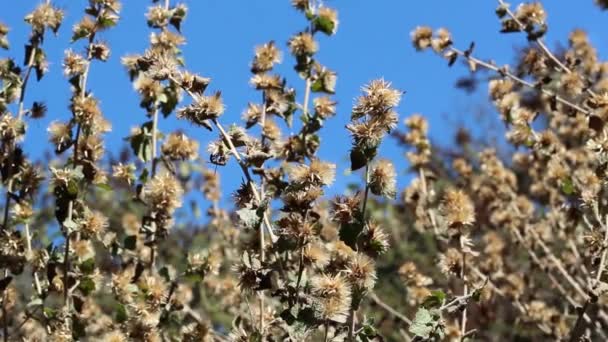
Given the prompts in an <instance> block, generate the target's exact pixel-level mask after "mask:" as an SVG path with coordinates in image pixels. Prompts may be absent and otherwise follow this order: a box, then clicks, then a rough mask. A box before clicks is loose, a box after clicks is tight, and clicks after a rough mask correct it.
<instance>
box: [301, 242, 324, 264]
mask: <svg viewBox="0 0 608 342" xmlns="http://www.w3.org/2000/svg"><path fill="white" fill-rule="evenodd" d="M329 259H330V256H329V254H328V253H327V251H326V250H325V249H324V248H323V246H322V245H321V244H320V243H309V244H307V245H306V246H305V247H304V264H305V265H307V266H312V267H315V268H316V269H319V270H322V269H324V268H325V267H326V266H327V265H328V264H329Z"/></svg>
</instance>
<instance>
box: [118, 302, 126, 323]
mask: <svg viewBox="0 0 608 342" xmlns="http://www.w3.org/2000/svg"><path fill="white" fill-rule="evenodd" d="M127 319H129V315H128V314H127V308H126V307H125V306H124V305H122V304H118V305H117V306H116V321H117V322H118V323H123V322H126V321H127Z"/></svg>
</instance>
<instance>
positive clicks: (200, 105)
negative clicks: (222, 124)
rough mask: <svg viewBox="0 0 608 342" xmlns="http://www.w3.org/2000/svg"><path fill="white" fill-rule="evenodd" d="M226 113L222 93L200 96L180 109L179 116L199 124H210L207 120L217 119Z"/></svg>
mask: <svg viewBox="0 0 608 342" xmlns="http://www.w3.org/2000/svg"><path fill="white" fill-rule="evenodd" d="M223 113H224V103H223V101H222V97H221V93H220V92H216V93H215V94H214V95H212V96H199V97H198V98H197V99H196V100H195V102H194V103H192V104H190V105H189V106H187V107H185V108H182V109H180V110H178V112H177V117H178V118H185V119H187V120H189V121H190V122H192V123H194V124H196V125H199V126H208V124H207V123H206V121H207V120H211V119H217V118H219V117H220V116H221V115H222V114H223Z"/></svg>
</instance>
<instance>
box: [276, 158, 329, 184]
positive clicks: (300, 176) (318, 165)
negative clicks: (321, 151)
mask: <svg viewBox="0 0 608 342" xmlns="http://www.w3.org/2000/svg"><path fill="white" fill-rule="evenodd" d="M288 173H289V178H290V180H292V181H293V182H296V183H300V184H314V185H330V184H331V183H333V181H334V178H335V176H336V165H335V164H331V163H325V162H322V161H320V160H318V159H314V160H313V161H311V162H310V165H305V164H298V165H296V166H294V167H292V168H290V169H289V171H288Z"/></svg>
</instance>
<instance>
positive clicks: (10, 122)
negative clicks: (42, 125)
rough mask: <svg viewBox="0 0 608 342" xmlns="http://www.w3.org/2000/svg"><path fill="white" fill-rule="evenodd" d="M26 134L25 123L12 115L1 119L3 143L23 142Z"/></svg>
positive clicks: (0, 134)
mask: <svg viewBox="0 0 608 342" xmlns="http://www.w3.org/2000/svg"><path fill="white" fill-rule="evenodd" d="M24 134H25V123H24V122H23V121H22V120H20V119H19V118H16V117H14V116H12V115H10V114H5V115H3V116H2V118H0V137H1V138H2V140H3V141H14V140H21V139H22V138H23V135H24Z"/></svg>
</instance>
